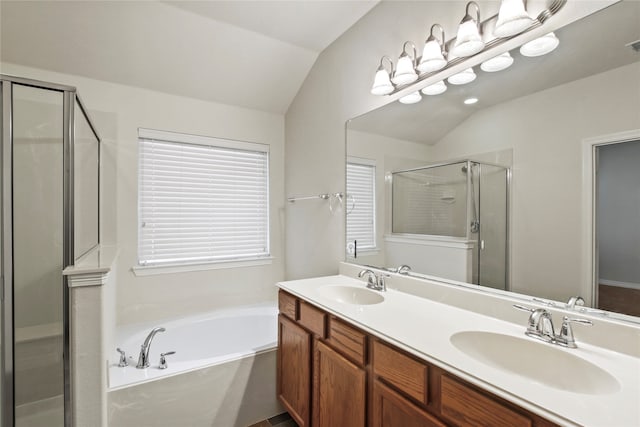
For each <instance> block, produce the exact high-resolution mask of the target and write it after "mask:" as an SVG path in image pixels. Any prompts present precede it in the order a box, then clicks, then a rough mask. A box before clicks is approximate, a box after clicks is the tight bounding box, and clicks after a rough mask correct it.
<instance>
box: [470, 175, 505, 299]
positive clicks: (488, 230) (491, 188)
mask: <svg viewBox="0 0 640 427" xmlns="http://www.w3.org/2000/svg"><path fill="white" fill-rule="evenodd" d="M509 173H510V172H509V169H506V168H504V167H502V166H495V165H490V164H486V163H480V164H478V175H477V176H478V177H479V179H478V181H479V185H478V187H477V189H478V193H479V194H478V198H477V200H478V209H479V220H480V228H479V233H478V243H479V244H478V247H479V250H478V258H477V262H478V269H477V271H478V282H477V283H478V284H480V285H482V286H488V287H491V288H496V289H503V290H507V283H508V282H507V274H508V259H507V243H508V235H507V231H508V191H509Z"/></svg>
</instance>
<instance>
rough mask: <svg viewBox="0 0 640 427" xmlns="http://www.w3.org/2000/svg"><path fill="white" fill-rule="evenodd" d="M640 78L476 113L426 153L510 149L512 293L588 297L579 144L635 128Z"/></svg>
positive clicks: (629, 71) (614, 73)
mask: <svg viewBox="0 0 640 427" xmlns="http://www.w3.org/2000/svg"><path fill="white" fill-rule="evenodd" d="M639 75H640V63H636V64H632V65H627V66H624V67H621V68H617V69H614V70H611V71H608V72H606V73H602V74H598V75H594V76H591V77H588V78H585V79H581V80H577V81H575V82H571V83H568V84H565V85H562V86H558V87H555V88H551V89H548V90H545V91H542V92H538V93H536V94H533V95H530V96H526V97H523V98H519V99H516V100H513V101H510V102H506V103H503V104H500V105H497V106H494V107H490V108H487V109H484V110H481V111H479V112H478V113H476V114H474V115H473V116H471V117H470V118H469V119H467V120H466V121H465V122H463V123H462V124H461V125H460V126H458V127H457V128H456V129H454V130H453V131H452V132H450V133H449V134H448V135H447V136H446V137H444V138H443V139H442V140H440V141H439V142H438V143H437V144H436V145H435V146H434V147H433V148H434V156H435V159H448V158H457V157H461V156H465V155H469V154H471V155H472V156H473V154H474V153H475V152H476V151H480V152H488V151H500V150H506V149H513V166H512V170H513V179H512V187H511V209H512V222H511V229H510V231H511V245H512V247H511V256H512V261H511V283H512V290H513V291H516V292H520V293H524V294H534V295H538V296H544V297H547V298H551V299H556V300H566V299H567V298H568V297H569V296H571V295H583V296H584V297H585V298H586V297H588V296H589V295H590V289H589V285H588V284H585V283H584V282H583V280H582V279H583V277H584V276H583V275H582V273H583V268H584V267H583V264H582V262H583V260H582V247H583V241H584V236H583V221H584V220H585V215H584V212H583V200H582V176H583V175H582V174H583V168H582V158H583V145H584V143H583V140H584V139H586V138H590V137H597V136H601V135H606V134H611V133H616V132H621V131H626V130H631V129H638V128H640V114H638V111H640V96H639V93H638V90H637V89H638V76H639ZM634 88H635V90H634ZM612 112H615V114H612ZM585 286H586V287H585Z"/></svg>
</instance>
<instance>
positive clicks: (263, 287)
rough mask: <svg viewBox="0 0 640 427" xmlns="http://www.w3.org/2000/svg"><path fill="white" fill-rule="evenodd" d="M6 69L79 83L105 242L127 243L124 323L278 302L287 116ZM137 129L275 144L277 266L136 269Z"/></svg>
mask: <svg viewBox="0 0 640 427" xmlns="http://www.w3.org/2000/svg"><path fill="white" fill-rule="evenodd" d="M0 70H1V72H2V73H3V74H9V75H17V76H21V77H26V78H33V79H39V80H44V81H51V82H56V83H62V84H68V85H71V86H75V87H77V88H78V91H79V93H80V95H81V97H82V100H83V101H84V103H85V104H86V107H87V108H88V109H89V111H90V114H91V116H92V118H93V120H94V121H95V124H96V127H97V130H98V132H99V133H100V136H101V137H102V138H103V143H104V144H103V148H102V150H103V152H102V157H101V160H102V166H103V170H102V177H101V179H102V181H101V182H102V183H103V189H102V194H101V196H102V216H101V219H102V242H103V243H117V244H118V246H119V248H120V257H119V268H118V276H117V286H118V290H117V320H118V322H119V323H130V322H139V321H147V320H153V319H160V318H165V317H171V316H180V315H183V314H185V313H193V312H198V311H204V310H209V309H212V308H216V307H221V306H232V305H243V304H250V303H256V302H262V301H266V300H275V296H276V289H275V287H274V283H275V282H277V281H279V280H282V278H283V272H284V261H283V255H284V253H283V220H284V218H283V204H284V203H283V201H284V193H283V187H284V176H283V169H284V165H283V147H284V117H283V116H281V115H278V114H272V113H265V112H260V111H256V110H250V109H246V108H240V107H234V106H229V105H223V104H216V103H211V102H206V101H201V100H195V99H191V98H184V97H179V96H174V95H168V94H164V93H160V92H154V91H150V90H145V89H140V88H134V87H129V86H123V85H118V84H112V83H108V82H104V81H99V80H93V79H87V78H84V77H80V76H73V75H67V74H59V73H54V72H49V71H46V70H39V69H34V68H28V67H24V66H20V65H16V64H8V63H3V64H1V66H0ZM138 127H145V128H151V129H160V130H168V131H175V132H184V133H190V134H198V135H208V136H215V137H222V138H229V139H236V140H243V141H252V142H261V143H266V144H269V145H270V150H271V151H270V156H271V165H270V171H271V178H270V179H271V182H270V202H271V211H270V215H271V252H272V255H273V257H274V260H273V263H272V264H271V265H266V266H256V267H246V268H233V269H220V270H209V271H198V272H189V273H175V274H162V275H155V276H147V277H136V276H135V275H134V274H133V273H132V271H131V267H133V266H134V265H136V263H137V253H136V252H137V182H138V179H137V164H138V156H137V152H138V144H137V129H138Z"/></svg>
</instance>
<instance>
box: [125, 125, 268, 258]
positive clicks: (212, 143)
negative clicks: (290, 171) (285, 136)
mask: <svg viewBox="0 0 640 427" xmlns="http://www.w3.org/2000/svg"><path fill="white" fill-rule="evenodd" d="M138 135H139V154H140V156H139V162H140V163H139V195H138V214H139V232H138V259H139V263H140V265H142V266H145V265H146V266H152V265H154V266H166V265H175V264H200V263H211V262H223V261H243V260H253V259H256V258H266V257H268V256H269V148H268V146H267V145H263V144H255V143H248V142H238V141H229V140H225V139H219V138H208V137H201V136H194V135H184V134H179V133H172V132H162V131H154V130H148V129H139V132H138Z"/></svg>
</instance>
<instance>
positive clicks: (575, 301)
mask: <svg viewBox="0 0 640 427" xmlns="http://www.w3.org/2000/svg"><path fill="white" fill-rule="evenodd" d="M576 305H578V306H584V299H583V298H582V297H580V296H577V297H571V298H569V301H567V305H566V307H567V308H568V309H569V310H575V308H576Z"/></svg>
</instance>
